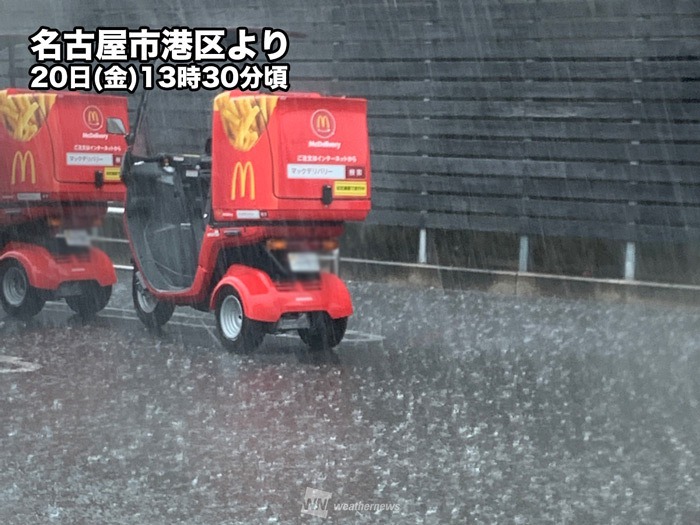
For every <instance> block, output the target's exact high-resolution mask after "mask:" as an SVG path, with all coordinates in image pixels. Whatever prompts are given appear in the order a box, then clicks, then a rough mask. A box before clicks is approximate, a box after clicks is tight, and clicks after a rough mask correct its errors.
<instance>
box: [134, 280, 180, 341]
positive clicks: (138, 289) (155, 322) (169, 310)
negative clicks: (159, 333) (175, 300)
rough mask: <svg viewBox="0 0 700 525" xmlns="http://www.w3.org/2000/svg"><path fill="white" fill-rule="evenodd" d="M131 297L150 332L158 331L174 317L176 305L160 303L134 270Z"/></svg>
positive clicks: (137, 313)
mask: <svg viewBox="0 0 700 525" xmlns="http://www.w3.org/2000/svg"><path fill="white" fill-rule="evenodd" d="M131 297H132V298H133V300H134V308H135V309H136V315H137V317H138V318H139V319H140V320H141V322H142V323H143V324H145V325H146V328H148V329H149V330H157V329H158V328H160V327H161V326H163V325H164V324H165V323H167V322H168V321H169V320H170V318H171V317H172V316H173V312H174V311H175V305H174V304H172V303H166V302H163V301H159V300H158V299H156V298H155V297H153V295H152V294H151V292H149V291H148V289H147V288H146V287H145V286H143V285H142V284H141V280H140V279H139V275H138V271H137V270H134V276H133V279H132V280H131Z"/></svg>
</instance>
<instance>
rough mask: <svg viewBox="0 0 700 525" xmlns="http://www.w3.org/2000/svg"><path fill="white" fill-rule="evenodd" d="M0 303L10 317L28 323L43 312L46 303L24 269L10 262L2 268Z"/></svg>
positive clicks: (12, 261)
mask: <svg viewBox="0 0 700 525" xmlns="http://www.w3.org/2000/svg"><path fill="white" fill-rule="evenodd" d="M0 302H1V303H2V307H3V309H4V310H5V312H7V314H8V315H10V316H12V317H16V318H18V319H22V320H24V321H27V320H29V319H31V318H32V317H34V316H35V315H36V314H38V313H39V312H40V311H41V309H42V308H43V307H44V303H45V302H46V301H45V300H44V299H43V298H42V297H41V296H40V295H39V291H38V290H37V289H36V288H34V287H33V286H32V285H31V284H29V277H28V276H27V272H26V271H25V269H24V267H23V266H22V265H21V264H20V263H19V262H17V261H15V260H9V261H7V262H5V263H3V265H2V266H1V267H0Z"/></svg>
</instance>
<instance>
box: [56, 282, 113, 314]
mask: <svg viewBox="0 0 700 525" xmlns="http://www.w3.org/2000/svg"><path fill="white" fill-rule="evenodd" d="M111 296H112V287H111V286H100V285H99V284H97V283H95V282H91V283H86V284H85V285H84V287H83V293H82V294H81V295H72V296H69V297H66V304H68V306H69V307H70V309H71V310H73V311H74V312H75V313H77V314H78V315H79V316H80V317H82V318H83V319H91V318H93V317H95V315H97V313H98V312H100V311H102V310H104V308H105V306H107V303H108V302H109V298H110V297H111Z"/></svg>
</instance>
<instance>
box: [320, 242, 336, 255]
mask: <svg viewBox="0 0 700 525" xmlns="http://www.w3.org/2000/svg"><path fill="white" fill-rule="evenodd" d="M321 247H322V248H323V250H324V251H326V252H332V251H333V250H336V249H337V248H338V239H324V240H323V242H322V243H321Z"/></svg>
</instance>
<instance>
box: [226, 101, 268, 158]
mask: <svg viewBox="0 0 700 525" xmlns="http://www.w3.org/2000/svg"><path fill="white" fill-rule="evenodd" d="M277 98H278V97H272V96H257V97H252V96H250V97H230V96H229V95H228V93H223V94H221V95H219V96H218V97H216V99H215V100H214V110H215V111H218V112H219V115H220V117H221V123H222V124H223V126H224V130H225V131H226V136H227V137H228V140H229V142H230V143H231V145H232V146H233V147H234V148H236V149H237V150H239V151H249V150H250V149H251V148H252V147H253V146H255V144H256V143H257V142H258V140H259V139H260V136H261V135H262V134H263V131H265V128H266V127H267V123H268V121H269V120H270V117H271V116H272V112H273V111H274V110H275V106H276V105H277Z"/></svg>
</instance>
